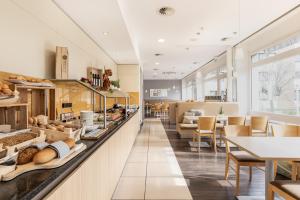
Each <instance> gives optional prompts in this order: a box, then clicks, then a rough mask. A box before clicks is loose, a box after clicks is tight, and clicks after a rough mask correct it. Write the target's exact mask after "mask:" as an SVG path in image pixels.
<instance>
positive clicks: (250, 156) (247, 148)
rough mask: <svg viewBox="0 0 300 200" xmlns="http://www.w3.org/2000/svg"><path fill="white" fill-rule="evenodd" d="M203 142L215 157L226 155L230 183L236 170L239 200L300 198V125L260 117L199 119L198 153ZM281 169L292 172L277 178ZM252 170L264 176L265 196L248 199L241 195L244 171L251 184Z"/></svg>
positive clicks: (225, 171) (235, 192) (195, 136)
mask: <svg viewBox="0 0 300 200" xmlns="http://www.w3.org/2000/svg"><path fill="white" fill-rule="evenodd" d="M203 141H205V142H207V143H208V144H209V145H210V147H211V149H212V150H211V151H212V153H214V154H216V155H217V154H218V153H220V152H224V151H225V152H226V159H225V165H224V180H226V181H228V177H229V175H230V172H231V170H233V171H234V174H233V175H234V178H235V184H234V195H235V197H236V198H237V199H240V200H248V199H249V200H260V199H265V200H274V199H278V198H279V199H282V198H283V199H286V200H296V199H300V181H299V180H298V178H299V177H300V171H298V168H299V167H300V153H299V152H300V145H299V144H300V126H298V125H291V124H284V123H278V122H275V121H272V120H269V119H268V117H267V116H261V115H260V116H225V115H217V116H200V117H199V118H198V120H197V129H196V130H194V132H193V143H198V145H197V147H198V148H197V151H198V152H199V153H200V152H201V151H203V150H202V148H203V147H202V144H203ZM224 148H225V150H224ZM282 166H288V167H287V168H288V169H289V172H288V174H285V176H282V175H280V176H279V178H276V177H277V174H279V171H280V170H282ZM245 168H246V169H245ZM247 168H248V169H247ZM253 168H258V169H260V170H262V171H263V173H264V176H265V178H264V182H265V183H264V186H265V190H264V191H265V195H264V196H249V195H247V194H244V193H243V194H241V192H240V191H241V186H240V185H241V182H240V181H241V180H240V174H241V170H244V171H243V173H248V174H249V175H248V176H249V178H248V180H249V182H252V181H256V180H253V179H252V171H253ZM279 168H280V169H279ZM246 170H248V172H245V171H246ZM280 174H282V173H281V172H280ZM282 177H284V178H282ZM243 181H245V180H243ZM254 184H255V183H254ZM242 185H244V184H242Z"/></svg>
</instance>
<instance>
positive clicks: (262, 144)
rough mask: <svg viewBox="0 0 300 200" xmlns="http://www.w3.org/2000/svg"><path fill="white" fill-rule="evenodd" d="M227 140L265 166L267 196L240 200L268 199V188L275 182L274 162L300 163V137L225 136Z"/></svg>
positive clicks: (240, 197)
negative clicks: (263, 162)
mask: <svg viewBox="0 0 300 200" xmlns="http://www.w3.org/2000/svg"><path fill="white" fill-rule="evenodd" d="M224 139H225V140H227V141H228V142H230V143H232V144H233V145H235V146H237V147H238V148H240V149H241V150H244V151H246V152H248V153H249V154H251V155H253V156H254V157H256V158H257V159H260V160H264V161H265V162H266V164H265V196H264V197H260V198H258V197H251V196H249V197H248V196H239V197H237V198H238V199H240V200H244V199H247V200H254V199H255V200H257V199H265V200H267V199H268V192H267V191H268V186H269V183H270V182H271V181H273V180H274V161H300V137H271V136H269V137H253V136H252V137H251V136H250V137H248V136H247V137H246V136H245V137H242V136H225V137H224Z"/></svg>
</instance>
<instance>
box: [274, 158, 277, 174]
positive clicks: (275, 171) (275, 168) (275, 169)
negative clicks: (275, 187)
mask: <svg viewBox="0 0 300 200" xmlns="http://www.w3.org/2000/svg"><path fill="white" fill-rule="evenodd" d="M277 169H278V164H277V161H276V160H275V161H274V178H276V175H277Z"/></svg>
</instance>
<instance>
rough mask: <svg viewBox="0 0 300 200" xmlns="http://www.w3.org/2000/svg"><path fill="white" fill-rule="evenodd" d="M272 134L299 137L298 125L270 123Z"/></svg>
mask: <svg viewBox="0 0 300 200" xmlns="http://www.w3.org/2000/svg"><path fill="white" fill-rule="evenodd" d="M272 134H273V136H275V137H300V126H296V125H283V124H282V125H277V124H276V125H272Z"/></svg>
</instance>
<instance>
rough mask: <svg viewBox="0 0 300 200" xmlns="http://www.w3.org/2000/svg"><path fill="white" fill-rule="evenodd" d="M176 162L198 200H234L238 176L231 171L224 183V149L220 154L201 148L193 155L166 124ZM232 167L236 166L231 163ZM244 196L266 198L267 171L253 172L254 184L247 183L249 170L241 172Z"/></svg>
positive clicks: (172, 127)
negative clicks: (265, 177)
mask: <svg viewBox="0 0 300 200" xmlns="http://www.w3.org/2000/svg"><path fill="white" fill-rule="evenodd" d="M163 124H164V127H165V130H166V133H167V136H168V138H169V140H170V143H171V146H172V148H173V150H174V152H175V155H176V158H177V161H178V163H179V165H180V168H181V170H182V173H183V175H184V177H185V179H186V181H187V184H188V187H189V190H190V192H191V194H192V196H193V199H195V200H198V199H199V200H227V199H228V200H231V199H235V197H234V189H235V175H234V171H233V169H231V170H230V176H229V181H225V180H224V167H225V149H224V148H223V149H218V154H215V153H213V151H212V149H211V148H201V152H200V153H198V152H193V151H191V148H190V146H189V143H188V141H190V140H188V139H180V138H179V136H178V134H177V132H176V131H175V130H174V129H175V127H174V126H170V125H169V124H168V123H163ZM231 167H234V166H233V163H231ZM240 187H241V195H243V196H249V195H251V196H263V195H264V190H265V189H264V188H265V186H264V171H263V170H262V169H257V168H254V169H253V178H252V182H249V181H248V168H243V167H242V168H241V185H240Z"/></svg>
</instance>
